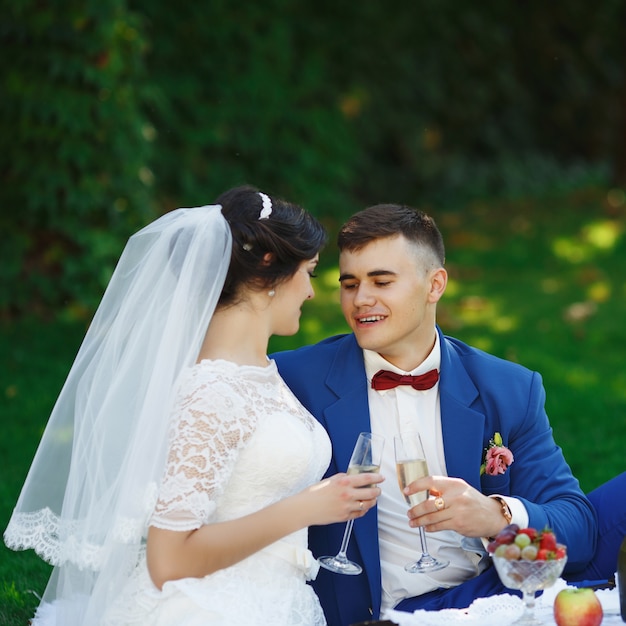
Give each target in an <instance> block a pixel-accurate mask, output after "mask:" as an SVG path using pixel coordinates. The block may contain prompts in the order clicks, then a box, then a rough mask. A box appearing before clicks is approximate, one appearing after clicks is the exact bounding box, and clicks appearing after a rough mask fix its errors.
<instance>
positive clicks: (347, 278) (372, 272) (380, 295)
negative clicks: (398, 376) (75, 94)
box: [339, 235, 446, 371]
mask: <svg viewBox="0 0 626 626" xmlns="http://www.w3.org/2000/svg"><path fill="white" fill-rule="evenodd" d="M427 260H428V258H427V257H426V256H425V255H424V254H423V253H421V252H420V249H418V248H417V246H416V245H415V244H413V243H411V242H409V241H408V240H407V239H406V238H405V237H404V236H402V235H398V236H394V237H385V238H383V239H377V240H375V241H372V242H371V243H369V244H367V245H366V246H364V247H363V248H361V249H360V250H357V251H346V250H344V251H343V252H341V254H340V256H339V273H340V278H339V280H340V283H341V308H342V311H343V314H344V316H345V318H346V321H347V322H348V324H349V325H350V328H352V330H353V331H354V334H355V336H356V339H357V341H358V343H359V345H360V346H361V347H362V348H365V349H368V350H374V351H376V352H378V353H379V354H381V356H383V357H384V358H385V359H387V360H388V361H389V362H390V363H393V364H394V365H396V366H397V367H399V368H401V369H403V370H405V371H409V370H411V369H413V368H415V367H417V365H419V363H421V361H422V360H423V359H424V358H425V357H426V355H427V354H428V352H429V351H430V349H431V348H432V345H433V341H434V333H435V305H436V302H437V301H438V300H439V297H440V296H441V294H442V293H443V290H444V289H445V278H446V274H445V270H443V269H441V268H438V269H437V270H433V269H427V268H428V267H429V264H428V263H427ZM441 281H443V284H441ZM416 361H417V362H416Z"/></svg>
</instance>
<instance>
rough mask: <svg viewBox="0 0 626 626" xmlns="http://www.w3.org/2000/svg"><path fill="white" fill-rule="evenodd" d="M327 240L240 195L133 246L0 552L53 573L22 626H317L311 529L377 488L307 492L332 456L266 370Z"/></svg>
mask: <svg viewBox="0 0 626 626" xmlns="http://www.w3.org/2000/svg"><path fill="white" fill-rule="evenodd" d="M325 239H326V236H325V233H324V230H323V228H322V226H321V225H320V224H319V223H318V222H317V221H316V220H315V219H314V218H313V217H312V216H311V215H310V214H308V213H306V212H305V211H304V210H302V209H301V208H300V207H298V206H295V205H292V204H290V203H287V202H285V201H282V200H279V199H277V198H271V197H269V196H268V195H266V194H264V193H261V192H259V191H257V190H256V189H254V188H251V187H247V186H246V187H238V188H235V189H231V190H230V191H227V192H226V193H224V194H222V196H220V197H219V198H218V199H217V202H216V204H215V205H210V206H203V207H197V208H190V209H178V210H175V211H172V212H171V213H168V214H166V215H164V216H163V217H161V218H159V219H157V220H156V221H155V222H153V223H152V224H149V225H148V226H146V227H145V228H143V229H142V230H140V231H139V232H138V233H136V234H135V235H134V236H133V237H131V239H130V240H129V242H128V244H127V246H126V248H125V250H124V252H123V254H122V257H121V258H120V261H119V263H118V266H117V268H116V270H115V273H114V275H113V277H112V278H111V281H110V283H109V286H108V287H107V290H106V292H105V294H104V297H103V299H102V302H101V304H100V306H99V308H98V311H97V312H96V315H95V317H94V319H93V322H92V324H91V326H90V328H89V330H88V332H87V334H86V336H85V339H84V341H83V344H82V346H81V348H80V350H79V352H78V355H77V357H76V360H75V362H74V364H73V366H72V368H71V370H70V373H69V375H68V378H67V381H66V383H65V385H64V387H63V389H62V391H61V394H60V396H59V398H58V400H57V403H56V405H55V407H54V409H53V412H52V415H51V417H50V420H49V422H48V426H47V428H46V431H45V433H44V435H43V438H42V441H41V443H40V446H39V449H38V451H37V454H36V456H35V459H34V461H33V464H32V467H31V469H30V472H29V474H28V477H27V479H26V482H25V485H24V487H23V490H22V493H21V495H20V498H19V500H18V503H17V505H16V508H15V510H14V512H13V515H12V517H11V520H10V522H9V525H8V528H7V530H6V531H5V534H4V539H5V543H6V544H7V546H9V547H10V548H13V549H26V548H32V549H34V550H35V551H36V552H37V553H38V554H39V555H40V556H41V557H42V558H44V559H45V560H47V561H48V562H50V563H52V564H53V565H54V566H55V567H54V570H53V573H52V576H51V578H50V581H49V583H48V587H47V589H46V593H45V595H44V599H43V601H42V603H41V605H40V606H39V608H38V610H37V613H36V615H35V618H34V620H33V622H32V624H33V625H34V626H85V625H88V626H92V625H93V626H96V625H97V626H131V625H136V626H140V625H141V626H147V625H153V626H196V625H197V626H200V625H205V624H211V625H226V624H228V625H229V626H238V625H241V626H243V625H244V624H245V625H246V626H250V625H254V624H259V625H261V624H263V625H265V624H273V625H274V626H281V625H283V626H299V625H302V626H309V625H311V626H313V625H321V624H325V623H326V622H325V619H324V615H323V612H322V609H321V607H320V604H319V602H318V600H317V597H316V596H315V594H314V592H313V590H312V589H311V587H310V586H309V585H307V584H306V581H307V580H310V579H312V578H314V577H315V575H316V572H317V564H316V561H315V560H314V558H313V556H312V555H311V553H310V552H309V550H308V549H307V526H310V525H319V524H328V523H333V522H343V521H346V520H349V519H353V518H356V517H360V516H362V515H364V514H365V513H366V512H367V511H368V510H369V509H370V508H372V507H373V506H374V505H375V504H376V497H377V496H378V495H379V494H380V489H379V488H378V487H376V486H371V487H370V486H369V485H375V484H377V483H379V482H380V481H382V477H381V476H380V475H378V474H375V475H372V474H361V475H354V476H346V475H345V474H337V475H335V476H333V477H331V478H328V479H325V480H322V481H320V479H321V477H322V476H323V474H324V472H325V470H326V467H327V466H328V463H329V460H330V454H331V448H330V442H329V440H328V437H327V435H326V433H325V431H324V429H323V428H322V427H321V426H320V425H319V424H318V422H317V421H316V420H315V419H314V418H313V417H312V416H311V415H310V414H309V413H308V412H307V411H306V410H305V409H304V407H303V406H302V405H301V404H300V403H299V402H298V400H297V399H296V398H295V397H294V396H293V394H292V393H291V392H290V391H289V389H288V388H287V386H286V385H285V384H284V382H283V381H282V379H281V378H280V376H279V374H278V371H277V368H276V365H275V364H274V362H273V361H271V360H269V359H268V357H267V345H268V341H269V338H270V336H271V335H273V334H278V335H291V334H294V333H295V332H297V330H298V327H299V318H300V308H301V306H302V304H303V303H304V301H305V300H307V299H310V298H312V297H313V295H314V293H313V288H312V286H311V276H312V275H313V274H314V270H315V266H316V265H317V261H318V253H319V250H320V248H321V247H322V245H323V244H324V242H325Z"/></svg>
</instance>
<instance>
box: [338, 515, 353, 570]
mask: <svg viewBox="0 0 626 626" xmlns="http://www.w3.org/2000/svg"><path fill="white" fill-rule="evenodd" d="M353 523H354V520H353V519H351V520H348V523H347V524H346V529H345V530H344V531H343V539H342V540H341V548H339V553H338V554H337V558H338V559H341V560H343V561H346V560H347V558H348V557H347V555H346V553H347V551H348V542H349V541H350V534H351V533H352V524H353Z"/></svg>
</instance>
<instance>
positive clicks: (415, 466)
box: [393, 432, 450, 574]
mask: <svg viewBox="0 0 626 626" xmlns="http://www.w3.org/2000/svg"><path fill="white" fill-rule="evenodd" d="M393 444H394V451H395V454H396V471H397V474H398V484H399V485H400V490H401V491H402V495H404V488H405V487H407V486H408V485H409V484H410V483H412V482H413V481H414V480H417V479H418V478H423V477H424V476H428V464H427V463H426V455H425V454H424V447H423V446H422V440H421V438H420V436H419V433H416V432H409V433H402V434H401V435H396V436H395V437H394V438H393ZM427 498H428V491H420V492H418V493H414V494H411V495H410V496H404V499H405V500H406V501H407V504H409V505H410V506H411V507H413V506H415V505H416V504H419V503H420V502H424V500H426V499H427ZM419 533H420V541H421V543H422V556H421V557H420V558H419V559H418V560H417V561H415V562H414V563H408V564H407V565H405V566H404V569H405V570H406V571H407V572H409V573H410V574H415V573H420V574H421V573H425V572H436V571H437V570H440V569H443V568H444V567H447V566H448V565H449V564H450V562H449V561H441V560H438V559H436V558H435V557H434V556H431V555H430V554H429V553H428V548H427V547H426V532H425V531H424V528H423V527H422V526H420V527H419Z"/></svg>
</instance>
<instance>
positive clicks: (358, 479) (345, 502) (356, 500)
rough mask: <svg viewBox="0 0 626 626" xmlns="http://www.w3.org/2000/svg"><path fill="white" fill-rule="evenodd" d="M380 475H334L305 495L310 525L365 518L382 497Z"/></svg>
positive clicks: (307, 491) (381, 479) (308, 490)
mask: <svg viewBox="0 0 626 626" xmlns="http://www.w3.org/2000/svg"><path fill="white" fill-rule="evenodd" d="M383 480H385V478H384V476H382V475H381V474H353V475H351V476H348V475H347V474H343V473H342V474H335V475H334V476H330V477H329V478H325V479H324V480H322V481H320V482H319V483H317V484H315V485H312V486H311V487H309V488H308V489H305V491H303V492H302V495H304V496H305V497H306V503H307V508H308V509H309V510H310V513H311V521H310V522H309V525H319V524H332V523H334V522H345V521H347V520H349V519H355V518H357V517H362V516H363V515H365V513H367V512H368V511H369V510H370V509H371V508H372V507H373V506H375V505H376V498H378V496H379V495H380V488H379V487H377V486H376V485H377V484H378V483H381V482H382V481H383Z"/></svg>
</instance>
